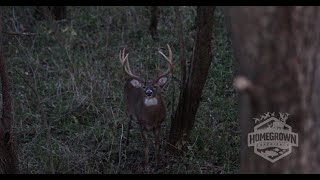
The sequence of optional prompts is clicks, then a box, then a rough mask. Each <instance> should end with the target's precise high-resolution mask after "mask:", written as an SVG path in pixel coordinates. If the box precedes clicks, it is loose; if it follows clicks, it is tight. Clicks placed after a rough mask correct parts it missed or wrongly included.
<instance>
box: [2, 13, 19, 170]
mask: <svg viewBox="0 0 320 180" xmlns="http://www.w3.org/2000/svg"><path fill="white" fill-rule="evenodd" d="M0 78H1V86H2V101H3V103H2V106H3V107H2V117H1V119H0V173H6V174H7V173H8V174H13V173H19V169H18V159H17V156H16V152H15V146H14V143H13V140H12V135H11V123H12V114H11V111H12V110H11V98H10V93H9V78H8V75H7V72H6V68H5V60H4V55H3V48H2V12H1V9H0Z"/></svg>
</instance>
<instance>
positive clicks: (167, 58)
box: [154, 44, 172, 82]
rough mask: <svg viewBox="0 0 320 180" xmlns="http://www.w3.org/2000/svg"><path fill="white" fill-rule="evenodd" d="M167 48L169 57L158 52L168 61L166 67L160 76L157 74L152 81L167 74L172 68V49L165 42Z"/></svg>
mask: <svg viewBox="0 0 320 180" xmlns="http://www.w3.org/2000/svg"><path fill="white" fill-rule="evenodd" d="M167 47H168V50H169V57H167V56H166V55H164V54H163V53H162V52H161V51H159V53H160V54H161V55H162V56H163V57H164V58H165V59H166V60H167V61H168V69H167V70H166V71H165V72H164V73H162V74H161V75H160V76H158V77H157V78H156V79H155V80H154V81H155V82H156V81H158V80H159V79H160V78H162V77H164V76H166V75H168V74H169V73H170V72H171V70H172V51H171V48H170V46H169V44H167Z"/></svg>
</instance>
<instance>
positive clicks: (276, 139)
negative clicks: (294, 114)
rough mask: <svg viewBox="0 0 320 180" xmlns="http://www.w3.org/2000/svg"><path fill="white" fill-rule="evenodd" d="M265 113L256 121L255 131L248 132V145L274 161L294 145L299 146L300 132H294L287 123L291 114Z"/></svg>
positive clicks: (258, 153)
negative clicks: (277, 116) (277, 115)
mask: <svg viewBox="0 0 320 180" xmlns="http://www.w3.org/2000/svg"><path fill="white" fill-rule="evenodd" d="M279 115H280V116H279V118H276V117H275V113H270V112H268V113H265V114H264V115H262V116H261V117H260V118H253V119H254V121H255V124H256V125H255V127H254V132H252V133H249V134H248V147H251V146H253V147H254V153H256V154H257V155H259V156H261V157H263V158H264V159H266V160H268V161H270V162H272V163H274V162H276V161H278V160H280V159H282V158H283V157H285V156H287V155H289V154H290V153H291V152H292V146H294V147H298V134H297V133H294V132H292V128H291V126H289V125H287V124H286V121H287V119H288V116H289V114H288V113H279Z"/></svg>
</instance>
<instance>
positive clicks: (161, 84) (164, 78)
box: [157, 77, 168, 87]
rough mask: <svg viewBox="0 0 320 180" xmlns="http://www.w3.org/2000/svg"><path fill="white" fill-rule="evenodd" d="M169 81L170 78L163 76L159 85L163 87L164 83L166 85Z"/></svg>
mask: <svg viewBox="0 0 320 180" xmlns="http://www.w3.org/2000/svg"><path fill="white" fill-rule="evenodd" d="M167 82H168V78H167V77H162V78H160V79H159V80H158V82H157V85H158V86H160V87H163V86H164V85H166V83H167Z"/></svg>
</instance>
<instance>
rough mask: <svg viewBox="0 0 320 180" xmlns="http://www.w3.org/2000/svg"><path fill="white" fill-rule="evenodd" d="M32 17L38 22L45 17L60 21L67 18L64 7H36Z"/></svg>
mask: <svg viewBox="0 0 320 180" xmlns="http://www.w3.org/2000/svg"><path fill="white" fill-rule="evenodd" d="M34 17H35V18H36V19H38V20H42V19H44V18H45V17H47V18H49V17H50V18H52V19H54V20H62V19H66V18H67V7H66V6H37V7H36V10H35V12H34Z"/></svg>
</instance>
